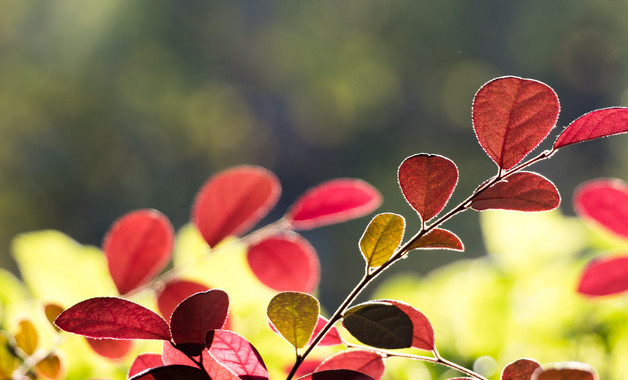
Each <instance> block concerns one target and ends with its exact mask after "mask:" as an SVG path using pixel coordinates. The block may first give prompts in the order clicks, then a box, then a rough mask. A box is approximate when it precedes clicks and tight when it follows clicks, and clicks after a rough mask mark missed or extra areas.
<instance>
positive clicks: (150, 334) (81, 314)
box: [55, 297, 170, 340]
mask: <svg viewBox="0 0 628 380" xmlns="http://www.w3.org/2000/svg"><path fill="white" fill-rule="evenodd" d="M55 324H56V325H57V326H58V327H59V328H60V329H62V330H65V331H68V332H71V333H74V334H79V335H83V336H86V337H88V338H113V339H160V340H170V328H169V327H168V323H166V321H164V319H163V318H162V317H160V316H159V315H158V314H157V313H155V312H153V311H152V310H149V309H147V308H145V307H144V306H142V305H139V304H137V303H135V302H131V301H127V300H125V299H122V298H116V297H100V298H90V299H88V300H85V301H82V302H79V303H77V304H76V305H74V306H72V307H70V308H69V309H67V310H66V311H64V312H63V313H61V315H59V316H58V317H57V319H56V320H55Z"/></svg>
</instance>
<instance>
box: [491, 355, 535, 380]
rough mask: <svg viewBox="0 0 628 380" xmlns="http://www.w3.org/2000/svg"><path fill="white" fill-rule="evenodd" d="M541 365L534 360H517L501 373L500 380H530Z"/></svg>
mask: <svg viewBox="0 0 628 380" xmlns="http://www.w3.org/2000/svg"><path fill="white" fill-rule="evenodd" d="M538 368H541V365H540V364H539V363H538V362H536V361H535V360H531V359H519V360H515V361H514V362H512V363H510V364H508V365H507V366H506V367H504V370H503V371H502V376H501V380H530V379H531V378H532V374H533V373H534V371H536V370H537V369H538Z"/></svg>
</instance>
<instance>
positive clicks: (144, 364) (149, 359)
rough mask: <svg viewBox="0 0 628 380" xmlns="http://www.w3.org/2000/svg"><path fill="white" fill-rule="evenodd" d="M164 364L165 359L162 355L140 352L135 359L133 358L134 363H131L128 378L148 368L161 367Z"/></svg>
mask: <svg viewBox="0 0 628 380" xmlns="http://www.w3.org/2000/svg"><path fill="white" fill-rule="evenodd" d="M163 365H164V361H163V360H162V359H161V355H159V354H152V353H145V354H139V355H138V356H137V357H136V358H135V360H133V364H131V368H130V369H129V374H128V375H127V378H129V377H132V376H135V375H137V374H138V373H140V372H142V371H145V370H147V369H151V368H155V367H161V366H163Z"/></svg>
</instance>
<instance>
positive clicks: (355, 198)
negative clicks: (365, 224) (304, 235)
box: [285, 178, 382, 230]
mask: <svg viewBox="0 0 628 380" xmlns="http://www.w3.org/2000/svg"><path fill="white" fill-rule="evenodd" d="M381 203H382V196H381V194H380V193H379V192H378V191H377V190H376V189H375V188H374V187H372V186H371V185H369V184H368V183H366V182H364V181H362V180H359V179H351V178H339V179H334V180H330V181H327V182H324V183H322V184H320V185H318V186H316V187H314V188H312V189H310V190H308V191H307V192H306V193H305V194H303V195H302V196H301V197H300V198H299V199H298V200H297V201H296V202H295V204H294V205H292V207H291V208H290V210H289V211H288V213H286V216H285V219H286V220H288V221H289V222H290V223H291V224H292V227H293V228H295V229H299V230H304V229H310V228H315V227H319V226H324V225H327V224H333V223H340V222H344V221H347V220H350V219H354V218H359V217H361V216H364V215H366V214H368V213H370V212H372V211H373V210H375V209H376V208H377V207H379V205H380V204H381Z"/></svg>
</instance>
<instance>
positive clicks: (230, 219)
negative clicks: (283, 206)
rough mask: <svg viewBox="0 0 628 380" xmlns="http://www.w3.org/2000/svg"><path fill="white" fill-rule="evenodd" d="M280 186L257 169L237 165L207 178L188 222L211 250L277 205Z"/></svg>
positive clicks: (265, 173)
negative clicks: (192, 223) (194, 227)
mask: <svg viewBox="0 0 628 380" xmlns="http://www.w3.org/2000/svg"><path fill="white" fill-rule="evenodd" d="M280 194H281V185H280V184H279V180H278V179H277V177H275V175H274V174H273V173H272V172H270V171H268V170H266V169H264V168H261V167H258V166H237V167H235V168H232V169H228V170H225V171H223V172H220V173H218V174H216V175H214V176H213V177H212V178H210V179H209V180H208V181H207V182H206V183H205V184H204V185H203V187H202V188H201V190H200V191H199V193H198V194H197V196H196V200H195V201H194V206H193V207H192V222H194V224H195V225H196V226H197V227H198V229H199V231H200V232H201V235H203V238H204V239H205V241H206V242H207V244H209V246H210V247H214V246H215V245H216V244H218V243H219V242H220V241H222V240H223V239H224V238H225V237H227V236H229V235H240V234H242V233H244V232H246V231H247V230H249V229H250V228H251V227H253V225H254V224H255V223H257V222H259V221H260V219H262V218H263V217H264V216H265V215H266V214H267V213H268V211H269V210H270V209H271V208H272V207H273V206H274V205H275V204H276V203H277V200H278V199H279V195H280Z"/></svg>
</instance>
